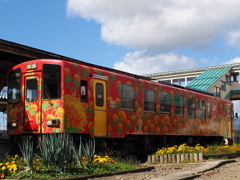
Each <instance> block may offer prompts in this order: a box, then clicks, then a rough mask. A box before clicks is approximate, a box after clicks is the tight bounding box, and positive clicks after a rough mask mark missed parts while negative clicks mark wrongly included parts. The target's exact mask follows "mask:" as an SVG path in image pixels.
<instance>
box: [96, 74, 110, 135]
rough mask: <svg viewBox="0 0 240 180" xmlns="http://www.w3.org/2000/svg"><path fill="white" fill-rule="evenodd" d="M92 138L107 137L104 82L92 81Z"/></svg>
mask: <svg viewBox="0 0 240 180" xmlns="http://www.w3.org/2000/svg"><path fill="white" fill-rule="evenodd" d="M93 84H94V114H95V115H94V136H97V137H102V136H107V104H106V98H107V97H106V82H105V81H102V80H98V79H94V83H93Z"/></svg>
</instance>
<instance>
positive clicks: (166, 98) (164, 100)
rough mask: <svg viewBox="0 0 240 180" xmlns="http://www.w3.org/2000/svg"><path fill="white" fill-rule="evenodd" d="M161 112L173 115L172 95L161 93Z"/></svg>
mask: <svg viewBox="0 0 240 180" xmlns="http://www.w3.org/2000/svg"><path fill="white" fill-rule="evenodd" d="M160 112H161V113H168V114H170V113H171V94H170V93H167V92H160Z"/></svg>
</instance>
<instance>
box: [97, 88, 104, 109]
mask: <svg viewBox="0 0 240 180" xmlns="http://www.w3.org/2000/svg"><path fill="white" fill-rule="evenodd" d="M95 93H96V94H95V95H96V106H98V107H103V105H104V89H103V84H101V83H96V92H95Z"/></svg>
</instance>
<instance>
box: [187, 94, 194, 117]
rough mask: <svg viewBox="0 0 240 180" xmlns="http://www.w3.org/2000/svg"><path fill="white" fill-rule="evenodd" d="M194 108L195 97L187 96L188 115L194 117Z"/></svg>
mask: <svg viewBox="0 0 240 180" xmlns="http://www.w3.org/2000/svg"><path fill="white" fill-rule="evenodd" d="M195 113H196V110H195V99H194V98H191V97H188V98H187V115H188V116H189V117H195V115H196V114H195Z"/></svg>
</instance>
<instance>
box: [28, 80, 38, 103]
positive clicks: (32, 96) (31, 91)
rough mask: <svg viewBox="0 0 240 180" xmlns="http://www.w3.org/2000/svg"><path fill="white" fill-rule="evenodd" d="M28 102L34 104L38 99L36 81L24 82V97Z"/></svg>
mask: <svg viewBox="0 0 240 180" xmlns="http://www.w3.org/2000/svg"><path fill="white" fill-rule="evenodd" d="M25 98H26V100H27V101H28V102H34V101H37V99H38V81H37V79H28V80H27V82H26V95H25Z"/></svg>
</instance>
